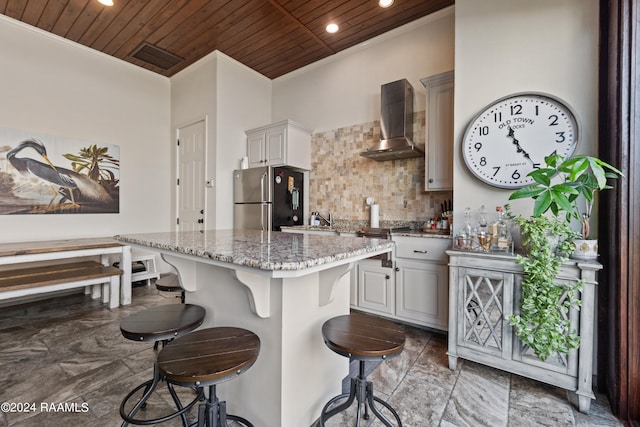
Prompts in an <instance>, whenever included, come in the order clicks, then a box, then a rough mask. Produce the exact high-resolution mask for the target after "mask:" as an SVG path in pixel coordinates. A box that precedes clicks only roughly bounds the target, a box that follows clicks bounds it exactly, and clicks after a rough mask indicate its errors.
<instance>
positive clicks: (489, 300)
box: [450, 268, 514, 366]
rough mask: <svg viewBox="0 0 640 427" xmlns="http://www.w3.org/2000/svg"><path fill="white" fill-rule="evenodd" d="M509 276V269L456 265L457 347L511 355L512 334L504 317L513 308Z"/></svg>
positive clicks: (480, 352) (511, 282) (511, 279)
mask: <svg viewBox="0 0 640 427" xmlns="http://www.w3.org/2000/svg"><path fill="white" fill-rule="evenodd" d="M513 280H514V275H513V274H512V273H504V272H500V271H492V270H481V269H475V268H460V271H459V278H458V283H457V284H456V285H457V287H458V289H457V296H458V304H457V310H458V312H457V313H456V317H457V329H458V330H457V331H456V336H457V345H458V346H459V347H467V348H470V349H474V350H475V351H476V352H477V353H478V354H489V355H493V356H498V357H500V358H502V359H511V347H512V335H511V327H510V326H508V325H507V321H506V318H507V316H509V315H511V313H512V312H513V305H512V301H513V299H512V298H513ZM450 333H451V331H450ZM492 366H494V365H492Z"/></svg>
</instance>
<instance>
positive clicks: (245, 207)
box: [233, 166, 304, 231]
mask: <svg viewBox="0 0 640 427" xmlns="http://www.w3.org/2000/svg"><path fill="white" fill-rule="evenodd" d="M303 179H304V175H303V174H302V172H299V171H296V170H293V169H290V168H287V167H284V166H282V167H273V166H265V167H259V168H251V169H240V170H235V171H233V221H234V222H233V226H234V227H235V228H241V229H250V230H273V231H280V227H281V226H283V225H302V223H303V210H304V206H303V202H302V201H303V187H304V181H303Z"/></svg>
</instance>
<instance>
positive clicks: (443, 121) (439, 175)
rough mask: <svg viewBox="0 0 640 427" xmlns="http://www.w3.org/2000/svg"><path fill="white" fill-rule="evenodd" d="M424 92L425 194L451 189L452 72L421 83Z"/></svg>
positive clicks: (423, 80) (429, 78)
mask: <svg viewBox="0 0 640 427" xmlns="http://www.w3.org/2000/svg"><path fill="white" fill-rule="evenodd" d="M422 83H423V84H424V85H425V88H426V94H427V98H426V109H427V110H426V118H425V120H426V123H425V132H426V135H425V141H426V146H427V149H426V150H425V156H426V158H425V165H426V167H425V185H424V187H425V190H428V191H433V190H451V189H453V72H452V71H449V72H446V73H441V74H438V75H435V76H433V77H428V78H426V79H422Z"/></svg>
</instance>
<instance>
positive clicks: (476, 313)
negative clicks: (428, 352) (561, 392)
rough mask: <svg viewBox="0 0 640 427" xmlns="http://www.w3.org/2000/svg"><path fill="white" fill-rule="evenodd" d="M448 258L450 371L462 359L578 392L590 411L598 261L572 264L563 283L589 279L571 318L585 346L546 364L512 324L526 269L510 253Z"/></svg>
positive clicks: (566, 266) (581, 406)
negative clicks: (519, 337)
mask: <svg viewBox="0 0 640 427" xmlns="http://www.w3.org/2000/svg"><path fill="white" fill-rule="evenodd" d="M447 255H449V337H448V340H449V344H448V352H447V355H448V356H449V368H450V369H456V364H457V359H458V358H459V357H461V358H463V359H468V360H471V361H474V362H478V363H481V364H484V365H488V366H492V367H494V368H497V369H501V370H504V371H507V372H511V373H514V374H518V375H522V376H524V377H528V378H532V379H535V380H539V381H542V382H545V383H548V384H552V385H555V386H558V387H562V388H564V389H567V390H570V391H573V392H575V393H576V395H577V397H578V406H579V410H580V411H581V412H585V413H586V412H589V407H590V405H591V399H593V398H595V396H594V394H593V390H592V368H593V353H594V348H593V346H594V316H595V291H596V289H595V288H596V285H597V282H596V274H597V272H598V270H600V269H601V268H602V265H601V264H599V263H598V262H595V261H578V260H569V261H567V262H566V263H565V264H564V265H563V266H562V268H561V270H560V272H559V273H558V277H557V279H558V283H562V282H565V283H569V282H575V281H578V280H580V279H582V280H584V285H583V289H582V292H580V293H579V296H578V297H579V298H580V299H581V308H580V310H579V311H578V310H571V311H570V312H569V313H568V314H567V317H568V318H569V320H570V321H571V324H572V326H573V327H574V328H575V329H576V330H577V331H578V335H579V336H580V347H579V348H578V349H572V350H570V352H569V354H568V355H566V356H557V357H553V356H552V357H550V358H549V359H547V360H545V361H542V360H540V359H539V358H537V357H536V356H535V354H534V353H533V351H532V350H531V349H530V348H529V347H528V346H526V345H524V344H523V343H522V342H521V341H520V340H519V339H518V338H517V336H516V335H515V331H514V329H513V328H512V327H511V326H509V324H508V318H509V316H510V315H512V314H518V313H519V307H520V299H521V286H520V284H521V283H522V266H521V265H519V264H517V263H516V258H515V257H514V256H511V255H498V254H485V253H475V252H465V251H458V250H448V251H447Z"/></svg>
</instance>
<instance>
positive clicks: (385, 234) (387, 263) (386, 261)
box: [356, 227, 411, 268]
mask: <svg viewBox="0 0 640 427" xmlns="http://www.w3.org/2000/svg"><path fill="white" fill-rule="evenodd" d="M408 231H411V228H410V227H395V228H363V229H362V230H359V231H358V232H357V233H356V235H357V236H358V237H368V238H370V239H387V240H390V239H391V233H393V232H396V233H400V232H408ZM369 259H379V260H380V264H381V265H382V266H383V267H387V268H393V252H385V253H383V254H380V255H376V256H372V257H370V258H369Z"/></svg>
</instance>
